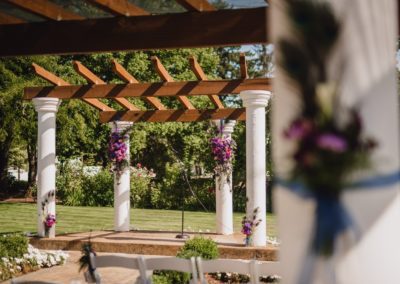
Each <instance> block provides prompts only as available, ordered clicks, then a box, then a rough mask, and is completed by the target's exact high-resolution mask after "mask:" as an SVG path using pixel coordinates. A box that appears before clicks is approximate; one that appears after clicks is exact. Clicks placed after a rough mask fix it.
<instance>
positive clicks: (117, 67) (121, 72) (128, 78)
mask: <svg viewBox="0 0 400 284" xmlns="http://www.w3.org/2000/svg"><path fill="white" fill-rule="evenodd" d="M112 68H113V71H114V72H115V73H117V75H118V76H119V77H120V78H121V79H122V80H124V81H125V82H127V83H132V84H133V83H139V81H138V80H136V78H135V77H133V76H132V75H131V74H130V73H129V72H128V71H127V70H126V69H125V68H124V67H123V66H122V65H121V64H119V63H118V62H117V61H116V60H115V59H114V60H113V61H112ZM143 99H144V100H145V101H146V102H147V103H149V104H151V105H152V106H153V107H155V108H156V109H158V110H163V109H166V107H165V106H164V105H163V104H162V103H161V102H160V100H159V99H157V98H146V97H145V98H143Z"/></svg>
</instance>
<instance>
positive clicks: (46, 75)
mask: <svg viewBox="0 0 400 284" xmlns="http://www.w3.org/2000/svg"><path fill="white" fill-rule="evenodd" d="M32 66H33V69H34V70H35V73H36V74H37V75H38V76H40V77H42V78H43V79H44V80H46V81H48V82H50V83H52V84H54V85H57V86H69V85H70V84H69V83H68V82H67V81H64V80H63V79H61V78H60V77H58V76H56V75H54V74H53V73H51V72H49V71H47V70H46V69H44V68H43V67H41V66H39V65H37V64H36V63H32ZM83 101H84V102H86V103H88V104H89V105H91V106H93V107H95V108H97V109H98V110H101V111H115V110H114V109H113V108H111V107H109V106H108V105H106V104H104V103H102V102H101V101H99V100H98V99H83Z"/></svg>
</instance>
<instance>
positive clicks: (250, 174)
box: [240, 90, 270, 246]
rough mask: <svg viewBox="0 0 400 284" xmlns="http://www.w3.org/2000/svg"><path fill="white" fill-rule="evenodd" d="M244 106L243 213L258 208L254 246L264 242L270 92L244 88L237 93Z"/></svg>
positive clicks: (251, 214) (250, 214) (265, 240)
mask: <svg viewBox="0 0 400 284" xmlns="http://www.w3.org/2000/svg"><path fill="white" fill-rule="evenodd" d="M240 96H241V97H242V100H243V106H245V107H246V195H247V200H248V201H247V204H246V214H247V217H248V218H251V217H252V216H253V212H254V210H255V209H256V208H258V214H257V219H261V223H260V224H259V225H258V227H256V228H255V230H254V233H253V237H252V238H253V245H254V246H265V245H266V244H267V223H266V218H267V209H266V207H267V206H266V202H267V199H266V156H265V107H266V106H267V105H268V100H269V98H270V92H268V91H253V90H250V91H243V92H241V93H240Z"/></svg>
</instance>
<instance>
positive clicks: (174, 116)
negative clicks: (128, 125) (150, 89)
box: [100, 108, 246, 123]
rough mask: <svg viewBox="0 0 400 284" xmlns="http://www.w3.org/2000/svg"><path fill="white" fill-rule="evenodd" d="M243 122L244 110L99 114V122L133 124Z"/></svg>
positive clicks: (170, 110)
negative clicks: (220, 120)
mask: <svg viewBox="0 0 400 284" xmlns="http://www.w3.org/2000/svg"><path fill="white" fill-rule="evenodd" d="M216 119H229V120H245V119H246V109H245V108H234V109H230V108H224V109H206V110H200V109H186V110H184V109H179V110H174V109H168V110H148V111H105V112H101V113H100V122H102V123H106V122H111V121H116V120H121V121H133V122H172V121H177V122H192V121H203V120H216Z"/></svg>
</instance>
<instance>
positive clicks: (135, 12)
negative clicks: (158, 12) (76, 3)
mask: <svg viewBox="0 0 400 284" xmlns="http://www.w3.org/2000/svg"><path fill="white" fill-rule="evenodd" d="M88 2H89V3H91V4H93V5H95V6H97V7H98V8H100V9H102V10H104V11H106V12H107V13H111V14H113V15H115V16H126V17H129V16H143V15H149V12H147V11H145V10H143V9H142V8H140V7H138V6H136V5H134V4H132V3H131V2H129V1H128V0H88Z"/></svg>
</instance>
